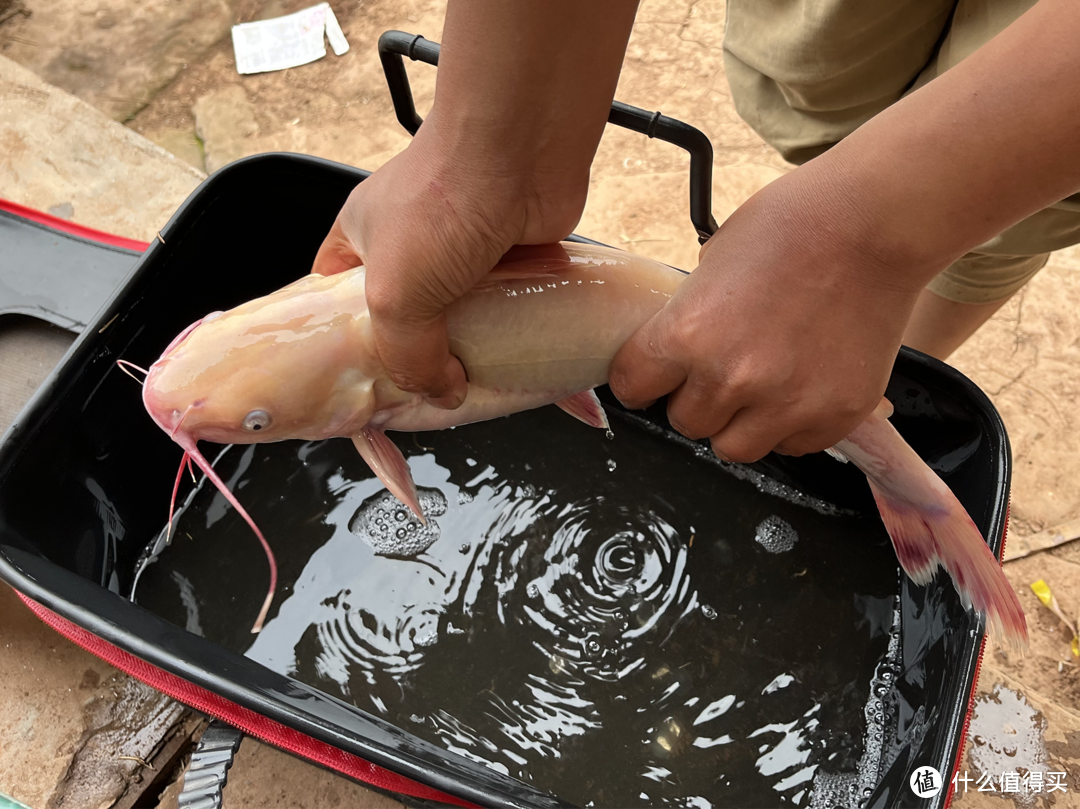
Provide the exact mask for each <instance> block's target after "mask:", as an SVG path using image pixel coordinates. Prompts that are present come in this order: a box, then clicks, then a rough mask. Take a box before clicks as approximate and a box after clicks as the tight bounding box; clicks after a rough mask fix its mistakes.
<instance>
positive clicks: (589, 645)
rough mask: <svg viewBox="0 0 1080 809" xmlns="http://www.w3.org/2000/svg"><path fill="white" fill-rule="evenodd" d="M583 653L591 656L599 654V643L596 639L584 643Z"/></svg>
mask: <svg viewBox="0 0 1080 809" xmlns="http://www.w3.org/2000/svg"><path fill="white" fill-rule="evenodd" d="M585 651H587V652H588V653H589V654H591V655H594V654H599V653H600V641H598V640H597V639H596V638H591V639H589V640H588V641H587V642H586V643H585Z"/></svg>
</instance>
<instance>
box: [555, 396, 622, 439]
mask: <svg viewBox="0 0 1080 809" xmlns="http://www.w3.org/2000/svg"><path fill="white" fill-rule="evenodd" d="M555 404H557V405H558V406H559V407H561V408H562V409H563V410H565V411H566V412H567V413H569V414H570V415H571V416H573V417H574V418H576V419H577V420H578V421H583V422H585V423H586V424H588V425H589V426H590V427H598V428H600V429H602V430H607V429H608V428H609V425H608V418H607V413H605V412H604V406H603V405H602V404H600V400H599V399H597V398H596V392H595V391H591V390H587V391H583V392H581V393H575V394H574V395H573V396H567V397H566V398H565V399H561V400H560V401H558V402H556V403H555Z"/></svg>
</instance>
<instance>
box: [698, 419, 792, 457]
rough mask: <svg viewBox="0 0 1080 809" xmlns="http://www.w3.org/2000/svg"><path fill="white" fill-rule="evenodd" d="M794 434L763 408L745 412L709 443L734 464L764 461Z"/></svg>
mask: <svg viewBox="0 0 1080 809" xmlns="http://www.w3.org/2000/svg"><path fill="white" fill-rule="evenodd" d="M789 434H790V431H789V430H788V429H787V427H786V425H785V424H784V423H783V422H781V421H779V420H778V419H777V418H776V414H775V413H772V412H769V411H763V410H762V409H760V408H753V409H751V408H743V409H742V410H740V411H739V412H737V413H736V414H735V415H734V416H732V417H731V420H730V421H729V422H728V423H727V424H726V425H725V426H724V428H723V429H722V430H720V432H718V433H717V434H715V435H713V436H712V437H711V438H710V439H709V443H710V444H711V445H712V450H713V452H715V453H716V455H717V457H719V458H722V459H723V460H725V461H731V462H733V463H753V462H754V461H760V460H761V459H762V458H764V457H765V456H766V455H768V454H769V453H770V452H772V451H773V450H774V449H775V448H776V447H777V445H779V444H781V443H783V442H784V441H785V440H786V439H787V438H788V435H789Z"/></svg>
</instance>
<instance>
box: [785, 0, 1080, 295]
mask: <svg viewBox="0 0 1080 809" xmlns="http://www.w3.org/2000/svg"><path fill="white" fill-rule="evenodd" d="M1078 42H1080V4H1077V3H1075V2H1072V0H1041V2H1039V3H1038V4H1037V5H1036V6H1034V7H1033V8H1032V9H1031V10H1030V11H1029V12H1028V13H1026V14H1025V15H1023V16H1022V17H1021V18H1020V19H1018V20H1017V21H1016V22H1015V23H1014V24H1013V25H1011V26H1010V27H1009V28H1007V29H1006V30H1005V31H1003V32H1002V33H1001V34H1000V35H998V36H997V37H995V38H994V39H993V40H992V41H990V42H989V43H987V44H986V45H985V46H984V47H982V48H981V49H980V50H978V51H976V52H975V53H974V54H972V55H971V56H970V57H968V58H967V59H966V60H964V61H963V62H961V63H960V64H959V65H957V66H956V67H954V68H952V69H951V70H949V71H948V72H947V73H945V74H944V75H942V76H940V77H939V78H937V79H935V80H934V81H932V82H930V83H929V84H928V85H926V86H925V87H923V88H921V89H919V90H918V91H916V92H915V93H912V94H911V95H910V96H909V97H907V98H905V99H903V100H902V101H900V102H898V103H897V104H895V105H893V106H892V107H891V108H889V109H888V110H886V111H885V112H883V113H881V114H880V115H878V116H877V117H876V118H874V119H873V120H871V121H870V122H868V123H867V124H866V125H864V126H863V127H861V128H860V129H859V130H858V131H856V132H855V133H853V134H852V135H851V136H849V137H848V138H847V139H845V140H844V141H843V142H842V143H840V144H839V145H838V146H836V147H835V148H834V149H832V150H830V152H828V153H826V154H825V155H823V156H822V157H821V158H818V160H816V161H812V162H811V163H809V164H807V165H806V166H805V167H804V169H806V170H808V173H810V174H813V175H814V176H815V179H816V180H817V181H818V182H820V183H821V184H822V185H823V187H825V188H827V189H828V191H827V192H826V193H827V194H828V195H830V196H832V197H833V198H832V199H830V200H829V201H830V203H833V204H837V205H839V206H840V207H841V209H842V210H845V211H846V213H847V214H848V215H849V216H850V217H852V219H851V222H852V225H853V226H854V227H857V228H860V229H861V233H862V237H863V239H864V240H871V239H872V240H874V241H875V242H876V245H877V246H878V248H879V249H880V250H882V251H887V252H891V253H892V254H893V255H894V256H895V257H896V258H897V259H898V260H899V261H898V262H889V261H886V262H885V264H886V265H889V264H896V263H899V264H900V265H901V266H899V267H891V268H889V269H892V270H900V271H902V272H903V273H906V275H907V277H905V278H903V279H899V278H898V279H896V280H902V281H903V282H904V283H911V284H913V285H915V286H918V287H921V286H922V285H923V284H925V283H926V282H927V281H929V280H930V279H931V278H932V277H933V276H934V275H935V274H936V273H937V272H939V271H940V270H941V269H943V268H944V267H945V266H947V265H948V264H949V263H951V262H952V261H954V260H955V259H956V258H958V257H959V256H961V255H963V254H964V253H965V252H967V251H969V250H971V249H972V248H974V247H976V246H977V245H979V244H981V243H983V242H984V241H986V240H987V239H990V238H992V237H993V236H995V235H997V234H998V233H1000V232H1001V231H1003V230H1004V229H1006V228H1008V227H1009V226H1011V225H1013V224H1015V223H1016V222H1018V221H1019V220H1021V219H1023V218H1024V217H1026V216H1028V215H1030V214H1032V213H1035V212H1036V211H1038V210H1040V209H1042V208H1044V207H1046V206H1048V205H1051V204H1053V203H1055V202H1058V201H1060V200H1061V199H1063V198H1064V197H1066V196H1069V195H1070V194H1072V193H1075V192H1076V191H1077V190H1078V189H1080V89H1078V88H1080V48H1078V47H1077V43H1078ZM830 186H831V187H830ZM871 249H873V248H871Z"/></svg>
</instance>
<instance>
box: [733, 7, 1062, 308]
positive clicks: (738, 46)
mask: <svg viewBox="0 0 1080 809" xmlns="http://www.w3.org/2000/svg"><path fill="white" fill-rule="evenodd" d="M1034 4H1035V0H959V1H957V0H728V4H727V27H726V31H725V35H724V65H725V68H726V70H727V76H728V81H729V82H730V84H731V93H732V97H733V99H734V102H735V108H736V110H737V111H738V112H739V115H740V116H742V118H743V119H744V120H745V121H746V122H747V123H748V124H749V125H750V126H751V127H752V128H753V129H754V130H755V131H756V132H757V133H758V134H759V135H761V137H762V138H764V139H765V140H766V141H767V142H768V143H769V144H770V145H772V146H773V147H774V148H775V149H777V150H778V151H779V152H780V154H781V155H782V156H783V157H784V158H785V159H786V160H789V161H790V162H792V163H797V164H798V163H804V162H806V161H807V160H810V159H811V158H813V157H816V156H817V155H819V154H821V153H822V152H824V151H826V150H827V149H828V148H829V147H830V146H832V145H834V144H835V143H837V142H839V141H840V140H841V139H842V138H844V137H846V136H847V135H849V134H851V133H852V132H854V131H855V130H856V129H857V128H858V127H859V126H861V125H862V124H863V123H865V122H866V121H868V120H869V119H870V118H872V117H873V116H875V115H877V113H879V112H881V111H882V110H884V109H885V108H886V107H888V106H890V105H891V104H893V103H895V102H896V101H898V100H900V99H901V98H902V97H903V96H905V95H906V94H908V93H910V92H913V91H914V90H917V89H918V88H919V87H921V86H923V85H924V84H926V83H927V82H929V81H930V80H931V79H934V78H935V77H937V76H939V75H941V74H942V73H944V72H945V71H946V70H948V69H949V68H950V67H952V66H954V65H956V64H957V63H959V62H960V61H961V60H963V59H964V58H966V57H967V56H968V55H970V54H971V53H973V52H974V51H975V50H976V49H977V48H979V47H980V46H982V45H983V44H985V43H986V42H987V41H988V40H990V39H991V38H992V37H994V36H995V35H997V34H998V33H1000V32H1001V31H1002V30H1004V29H1005V28H1006V27H1007V26H1008V25H1010V24H1011V23H1012V22H1013V21H1015V20H1016V19H1017V18H1018V17H1019V16H1020V15H1021V14H1023V13H1024V12H1025V11H1027V10H1028V9H1029V8H1030V7H1031V6H1033V5H1034ZM1077 243H1080V195H1074V196H1072V197H1069V198H1068V199H1065V200H1063V201H1062V202H1060V203H1058V204H1056V205H1053V206H1051V207H1049V208H1047V209H1045V210H1043V211H1039V212H1038V213H1036V214H1034V215H1032V216H1030V217H1028V218H1027V219H1025V220H1023V221H1022V222H1019V223H1017V224H1016V225H1013V226H1012V227H1011V228H1009V229H1008V230H1006V231H1004V232H1003V233H1001V234H999V235H998V236H996V237H995V238H993V239H991V240H989V241H988V242H986V243H984V244H981V245H979V246H978V247H977V248H976V249H975V250H973V251H972V252H970V253H968V254H967V255H966V256H964V257H962V258H961V259H960V260H959V261H957V262H956V263H955V264H953V265H952V266H951V267H949V268H948V269H946V270H945V271H944V272H942V273H941V274H940V275H939V276H938V277H937V278H935V279H934V280H933V281H931V282H930V284H929V289H931V290H933V291H934V292H936V293H937V294H939V295H941V296H942V297H944V298H948V299H950V300H955V301H961V302H965V303H983V302H989V301H998V300H1002V299H1003V298H1007V297H1009V296H1010V295H1012V294H1013V293H1014V292H1016V291H1017V290H1018V289H1020V288H1021V287H1022V286H1023V285H1024V284H1026V283H1027V282H1028V281H1029V280H1030V279H1031V278H1032V277H1033V276H1034V275H1035V273H1037V272H1038V271H1039V270H1040V269H1042V267H1043V265H1044V264H1045V263H1046V260H1047V258H1048V257H1049V254H1050V252H1051V251H1053V250H1058V249H1060V248H1062V247H1068V246H1069V245H1073V244H1077Z"/></svg>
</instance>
